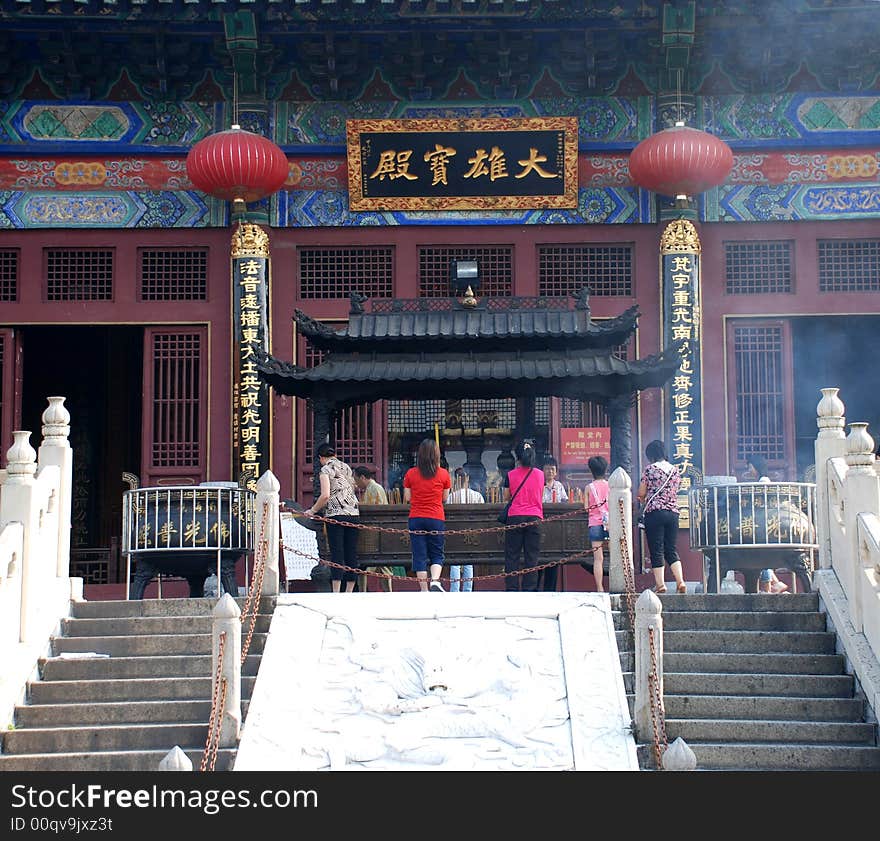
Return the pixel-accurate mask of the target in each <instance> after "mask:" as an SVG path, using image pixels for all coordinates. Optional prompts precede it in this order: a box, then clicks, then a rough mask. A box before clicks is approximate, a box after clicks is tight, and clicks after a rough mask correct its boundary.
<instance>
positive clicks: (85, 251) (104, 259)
mask: <svg viewBox="0 0 880 841" xmlns="http://www.w3.org/2000/svg"><path fill="white" fill-rule="evenodd" d="M45 289H46V300H47V301H112V300H113V251H112V250H111V249H103V248H102V249H96V248H51V249H47V251H46V287H45Z"/></svg>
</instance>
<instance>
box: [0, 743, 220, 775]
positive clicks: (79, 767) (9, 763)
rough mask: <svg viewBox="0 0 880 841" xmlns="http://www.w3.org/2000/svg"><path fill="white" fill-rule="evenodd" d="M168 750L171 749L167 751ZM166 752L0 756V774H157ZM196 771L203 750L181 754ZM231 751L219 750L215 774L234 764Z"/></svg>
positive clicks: (187, 751)
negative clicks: (42, 772)
mask: <svg viewBox="0 0 880 841" xmlns="http://www.w3.org/2000/svg"><path fill="white" fill-rule="evenodd" d="M169 750H170V748H169ZM167 753H168V751H167V750H122V751H98V752H81V753H31V754H0V771H157V770H158V769H159V763H160V762H161V761H162V760H163V759H164V758H165V755H166V754H167ZM184 753H185V754H186V755H187V757H188V758H189V760H190V762H192V765H193V771H198V770H199V767H200V765H201V762H202V756H203V755H204V746H202V747H201V748H199V749H190V750H184ZM235 754H236V751H235V750H234V749H233V748H220V749H219V750H218V751H217V758H216V760H215V763H214V770H215V771H229V770H231V769H232V766H233V763H234V762H235Z"/></svg>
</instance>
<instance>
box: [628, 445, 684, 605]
mask: <svg viewBox="0 0 880 841" xmlns="http://www.w3.org/2000/svg"><path fill="white" fill-rule="evenodd" d="M645 455H646V456H647V457H648V461H650V462H651V463H650V464H649V465H648V466H647V467H646V468H645V470H644V472H643V473H642V481H641V483H640V484H639V504H640V506H641V509H642V513H643V514H644V516H645V537H646V538H647V540H648V550H649V551H650V553H651V571H652V572H653V573H654V583H655V585H656V586H655V587H654V592H655V593H665V592H666V583H665V582H664V580H663V577H664V561H665V562H666V563H668V564H669V569H670V570H671V571H672V575H673V577H674V578H675V585H676V588H675V589H676V592H677V593H686V592H687V587H686V586H685V583H684V579H683V577H682V572H681V561H680V560H679V557H678V551H677V550H676V548H675V543H676V541H677V540H678V499H677V497H678V486H679V483H680V481H681V479H680V477H679V474H678V468H677V467H675V465H673V464H670V463H669V462H668V461H667V460H666V448H665V447H664V446H663V442H662V441H651V443H650V444H648V446H647V447H645Z"/></svg>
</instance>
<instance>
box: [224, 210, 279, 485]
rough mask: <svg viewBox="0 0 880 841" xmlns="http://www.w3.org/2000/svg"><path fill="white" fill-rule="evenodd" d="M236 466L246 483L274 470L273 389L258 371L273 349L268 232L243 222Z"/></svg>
mask: <svg viewBox="0 0 880 841" xmlns="http://www.w3.org/2000/svg"><path fill="white" fill-rule="evenodd" d="M231 256H232V335H233V337H234V339H233V340H234V348H233V376H232V461H233V464H232V470H233V477H234V478H238V477H239V476H240V475H241V474H243V473H246V474H248V480H247V485H248V487H249V488H251V489H254V486H255V484H256V480H257V479H258V478H259V477H260V476H261V475H262V474H263V473H264V472H265V471H266V470H268V469H269V467H270V465H269V454H270V452H271V437H270V436H271V430H270V423H271V420H270V419H271V414H270V412H269V389H268V386H267V385H266V384H265V383H264V382H263V381H262V380H261V379H260V377H259V375H258V374H257V366H256V356H257V351H258V350H260V351H265V352H266V353H268V352H269V350H270V341H269V236H268V234H266V232H265V231H264V230H262V228H260V227H259V225H252V224H244V223H242V224H240V225H239V226H238V228H237V229H236V231H235V233H234V234H233V236H232V251H231Z"/></svg>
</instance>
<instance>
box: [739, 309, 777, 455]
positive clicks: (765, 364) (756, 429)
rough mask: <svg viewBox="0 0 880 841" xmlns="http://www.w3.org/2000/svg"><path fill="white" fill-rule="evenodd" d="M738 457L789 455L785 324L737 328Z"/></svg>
mask: <svg viewBox="0 0 880 841" xmlns="http://www.w3.org/2000/svg"><path fill="white" fill-rule="evenodd" d="M733 364H734V371H735V386H734V388H735V400H736V458H737V461H739V462H744V461H745V460H746V458H748V456H750V455H752V454H759V455H763V456H764V457H765V458H766V459H767V460H768V461H770V462H784V461H785V456H786V446H785V445H786V416H785V392H786V378H785V369H786V353H785V337H784V332H783V325H781V324H762V325H755V326H751V325H749V326H745V325H744V326H736V325H735V326H734V327H733Z"/></svg>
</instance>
